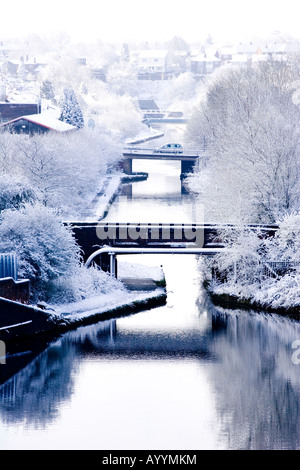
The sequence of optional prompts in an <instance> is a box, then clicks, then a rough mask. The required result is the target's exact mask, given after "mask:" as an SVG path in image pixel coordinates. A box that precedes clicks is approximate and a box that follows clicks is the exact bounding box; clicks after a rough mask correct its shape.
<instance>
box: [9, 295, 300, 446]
mask: <svg viewBox="0 0 300 470" xmlns="http://www.w3.org/2000/svg"><path fill="white" fill-rule="evenodd" d="M207 309H208V310H206V311H205V312H204V311H203V309H202V311H199V312H198V314H199V316H198V322H197V321H192V322H191V323H190V326H189V327H188V328H185V329H180V328H178V327H177V328H172V327H170V328H168V327H167V325H168V323H169V321H170V312H168V311H167V307H160V308H159V309H156V310H157V311H156V312H154V313H155V314H157V315H158V316H160V317H161V319H162V324H163V325H164V327H163V328H161V330H160V331H159V330H155V329H152V328H151V323H152V321H153V323H155V320H153V316H152V312H143V314H142V319H141V315H140V314H138V315H134V316H132V317H126V318H121V319H118V320H110V321H105V322H102V323H99V324H97V325H93V326H87V327H82V328H79V329H78V330H76V331H72V332H69V333H67V334H65V335H63V336H62V337H61V338H60V339H59V340H57V341H55V342H54V343H53V344H51V345H50V346H49V347H48V348H47V349H46V350H45V351H43V352H42V353H41V354H40V355H39V356H38V357H37V358H36V359H35V360H33V361H32V362H31V363H30V364H29V365H27V367H25V368H24V369H23V370H21V371H19V372H18V373H17V374H15V375H14V376H13V377H12V378H11V379H10V380H8V381H7V382H6V383H5V384H4V385H2V386H1V387H0V411H1V421H2V423H3V424H6V425H8V424H11V425H12V424H18V423H22V426H24V429H26V428H27V429H31V430H34V429H35V430H36V429H40V430H41V429H43V430H46V429H47V426H49V423H56V425H57V424H58V423H60V424H62V423H61V410H62V408H63V405H66V404H69V405H70V406H72V402H74V399H75V402H76V397H77V395H78V393H79V392H78V384H77V382H78V379H79V377H80V376H81V375H82V370H85V368H86V367H87V366H88V368H92V370H94V372H96V369H97V368H98V367H100V369H101V370H103V374H104V375H103V378H104V377H105V376H106V375H107V370H106V365H110V366H111V367H112V365H113V363H115V364H119V365H118V366H117V368H116V367H112V369H111V370H110V381H112V380H113V382H112V383H110V384H107V383H106V384H104V383H103V382H102V384H101V387H100V388H98V392H99V394H100V395H101V396H102V395H103V393H104V396H105V400H106V401H105V402H103V403H102V407H105V408H106V407H108V408H110V409H114V407H115V406H116V403H115V400H116V399H117V400H119V403H118V407H119V406H120V402H121V403H122V406H126V404H125V403H124V402H123V401H122V394H123V391H122V390H120V389H119V390H111V392H110V393H112V396H111V399H109V398H108V396H109V393H108V390H109V389H110V388H111V386H116V387H120V382H119V379H120V378H122V383H123V387H126V386H127V385H126V381H125V382H124V380H125V377H124V372H125V370H127V372H128V374H129V375H128V377H129V376H130V375H131V374H132V373H133V372H132V371H133V370H136V372H138V373H139V379H140V380H142V381H147V374H148V370H151V364H152V363H153V361H154V362H155V363H156V362H157V361H159V362H160V364H161V365H162V369H161V372H162V371H163V374H164V375H165V377H167V376H168V370H169V371H170V377H172V376H173V374H174V371H172V368H174V366H176V364H177V365H179V366H180V368H179V369H178V370H177V373H178V372H180V381H182V382H185V381H186V380H187V379H188V386H189V387H190V386H191V385H192V386H193V387H195V390H197V393H198V398H199V400H200V399H201V393H202V392H201V387H203V386H204V382H203V377H204V376H205V377H206V381H208V382H207V383H208V384H209V390H210V395H211V397H210V399H212V398H213V407H212V408H215V410H213V409H212V410H211V411H214V412H215V418H214V419H215V423H214V426H217V427H216V428H215V431H214V436H215V438H217V439H216V442H214V444H213V446H214V448H225V449H299V444H300V427H299V417H300V416H299V400H300V397H299V390H300V376H299V370H298V367H299V366H297V365H295V364H293V362H292V360H291V356H292V349H291V344H292V342H293V341H294V340H295V338H300V325H299V323H298V322H295V321H292V320H289V319H287V318H283V317H278V316H276V315H275V316H274V315H273V316H270V315H264V314H262V313H261V314H258V313H253V312H243V311H226V310H220V309H219V308H218V309H216V308H215V307H213V306H212V305H210V303H209V302H207ZM135 319H136V320H137V321H135ZM194 320H196V319H194ZM148 322H150V325H148V326H147V324H148ZM142 323H143V324H144V328H142ZM197 325H198V326H199V327H197ZM138 363H141V365H142V368H141V367H139V366H138V365H137V364H138ZM197 363H198V364H199V366H200V369H199V368H198V367H197ZM134 364H136V365H134ZM181 365H182V366H183V368H182V367H181ZM148 366H149V368H148ZM103 367H104V369H103ZM127 368H128V369H127ZM175 370H176V369H175ZM191 370H193V371H194V372H193V374H192V376H193V379H192V380H191ZM171 371H172V372H171ZM200 371H201V373H200ZM203 374H204V376H203ZM176 375H177V374H176ZM113 377H114V379H113ZM154 377H155V376H154ZM178 379H179V376H178ZM97 380H98V381H97ZM97 380H96V381H95V382H94V383H93V384H92V383H90V386H92V387H96V388H97V387H99V385H100V383H101V380H100V378H99V377H98V379H97ZM99 380H100V383H99ZM148 385H149V384H148ZM163 385H164V389H163V390H161V394H162V396H164V395H165V394H167V395H168V394H170V397H171V396H172V397H173V399H175V400H176V396H178V392H180V393H182V387H184V389H185V386H183V383H181V382H179V383H178V384H177V388H178V390H174V389H173V387H174V382H173V380H170V387H169V388H168V386H167V383H166V382H165V381H164V384H163ZM185 385H187V383H186V382H185ZM153 386H154V383H153V382H152V383H151V387H150V389H149V391H148V394H147V393H146V391H145V389H144V388H143V396H140V397H139V403H138V406H139V407H141V406H145V407H146V408H147V407H148V406H153ZM103 387H104V388H103ZM155 387H160V384H159V383H155ZM107 393H108V395H107ZM151 395H152V397H151ZM191 396H192V402H190V401H189V399H190V398H191V397H190V398H189V397H188V396H184V397H183V400H184V402H183V403H182V405H183V407H185V406H187V404H188V406H189V407H190V406H191V407H192V408H193V407H194V409H195V410H197V409H198V407H199V403H197V394H196V396H195V393H192V394H191ZM155 397H156V399H158V397H159V394H157V393H156V395H155ZM87 399H88V397H87ZM107 400H109V401H107ZM155 406H156V409H155V410H154V411H153V412H154V413H155V417H156V420H157V429H159V426H160V425H161V424H162V423H161V419H162V416H163V415H161V412H162V410H161V407H160V403H159V402H157V403H156V405H155ZM169 406H170V404H169ZM77 407H79V409H78V408H77V409H76V410H73V411H76V412H77V413H79V415H80V414H81V413H82V409H81V410H80V408H84V409H85V412H86V407H87V404H84V403H81V405H79V404H78V403H77ZM171 408H172V406H171ZM174 411H175V410H174ZM198 411H199V410H198ZM89 413H94V414H95V415H97V416H98V417H99V419H100V416H101V419H102V424H101V429H102V431H103V432H104V430H105V427H106V426H107V425H108V423H107V422H106V421H105V420H106V419H107V416H106V413H105V412H104V411H103V409H102V410H98V409H95V407H94V403H93V404H91V409H89ZM113 416H115V418H114V419H117V421H118V418H117V417H116V415H115V414H114V413H113ZM132 418H133V419H135V418H134V417H132ZM103 419H104V421H103ZM189 419H190V420H191V421H190V423H189V424H190V426H191V430H193V431H192V432H194V431H195V426H196V425H197V421H199V420H200V421H199V422H198V431H197V435H196V436H195V435H194V436H193V437H192V436H191V435H189V433H190V430H186V431H185V432H186V433H187V434H188V435H189V438H190V439H192V440H191V442H193V444H195V441H197V443H198V447H193V448H203V446H202V444H203V442H205V440H204V441H203V439H204V434H203V433H204V432H205V430H204V429H201V414H199V413H198V412H197V411H196V412H195V422H194V421H193V420H192V418H191V416H189ZM124 425H125V423H120V422H119V421H118V426H119V427H120V426H121V428H122V429H123V431H125V428H124ZM127 425H128V423H127ZM178 425H179V426H180V425H181V424H180V423H178ZM206 425H207V423H206ZM62 426H64V425H63V424H62ZM145 428H147V423H143V424H142V425H141V424H140V432H141V433H144V432H145ZM165 429H166V423H165V424H164V430H165ZM102 431H101V432H102ZM169 431H170V432H171V430H170V429H169ZM92 432H94V429H93V428H92V429H90V430H89V429H87V430H86V433H87V435H88V436H89V434H90V433H92ZM98 432H100V431H99V429H98ZM156 432H158V431H157V430H156ZM206 432H208V434H209V435H213V434H212V430H211V429H206ZM46 434H47V433H46ZM148 438H149V436H148ZM52 439H53V437H52ZM160 439H161V442H163V441H164V437H163V436H162V435H160ZM150 442H151V438H150ZM111 444H112V442H111ZM56 445H57V443H56ZM49 446H50V447H51V439H50V443H49ZM150 447H151V445H150ZM98 448H102V447H98ZM116 448H120V442H119V443H118V445H117V447H116ZM142 448H143V447H142Z"/></svg>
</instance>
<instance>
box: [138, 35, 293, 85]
mask: <svg viewBox="0 0 300 470" xmlns="http://www.w3.org/2000/svg"><path fill="white" fill-rule="evenodd" d="M295 54H299V55H300V43H298V42H294V43H285V42H284V43H283V42H278V43H277V42H274V43H271V44H267V45H260V44H256V43H247V44H245V43H240V44H237V45H235V46H225V47H217V46H209V47H207V48H205V49H204V48H202V49H198V50H186V51H169V50H167V49H165V50H157V49H153V50H143V51H139V52H136V53H135V54H134V55H133V57H132V64H133V65H134V66H135V67H136V69H137V71H138V74H139V78H142V76H143V75H147V74H163V75H164V76H165V77H168V76H170V75H174V74H180V73H184V72H192V73H194V74H196V75H206V74H209V73H212V72H213V71H214V70H215V69H216V68H218V67H220V66H221V65H224V64H230V65H232V66H241V65H249V64H252V63H256V62H260V61H268V60H286V59H287V58H288V57H289V56H291V55H295Z"/></svg>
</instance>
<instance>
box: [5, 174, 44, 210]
mask: <svg viewBox="0 0 300 470" xmlns="http://www.w3.org/2000/svg"><path fill="white" fill-rule="evenodd" d="M36 199H37V197H36V194H35V191H34V189H33V187H32V185H31V184H29V183H28V181H27V180H26V179H25V180H24V177H21V176H19V177H17V176H12V175H0V212H3V211H4V210H6V209H19V208H21V207H22V206H23V205H24V204H25V203H28V202H33V201H35V200H36Z"/></svg>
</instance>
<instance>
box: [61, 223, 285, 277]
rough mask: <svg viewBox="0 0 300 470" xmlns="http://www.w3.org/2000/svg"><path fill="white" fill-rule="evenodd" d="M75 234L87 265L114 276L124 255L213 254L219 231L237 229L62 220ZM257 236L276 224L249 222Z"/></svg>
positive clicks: (219, 245)
mask: <svg viewBox="0 0 300 470" xmlns="http://www.w3.org/2000/svg"><path fill="white" fill-rule="evenodd" d="M65 224H66V225H67V226H69V227H70V228H71V230H72V231H73V233H74V237H75V239H76V241H77V243H78V245H79V246H80V248H81V250H82V256H83V260H84V262H85V263H86V264H87V265H91V263H92V262H97V264H99V265H100V266H101V268H102V269H103V270H105V271H110V272H111V273H112V274H113V275H116V272H117V269H116V259H117V256H119V255H125V254H162V255H163V254H194V255H205V256H212V255H215V254H216V253H218V252H220V251H221V250H222V249H223V248H224V240H223V236H222V233H224V234H225V233H228V231H229V230H233V231H235V230H240V227H239V226H236V225H230V224H223V225H221V224H196V223H195V224H192V223H191V224H188V223H183V224H163V223H132V222H130V223H129V222H128V223H105V222H97V221H95V222H93V221H91V222H65ZM247 227H248V228H249V229H251V230H253V231H255V232H257V234H258V235H259V236H272V235H274V234H275V232H276V230H277V229H278V227H277V226H275V225H257V224H253V225H248V226H247Z"/></svg>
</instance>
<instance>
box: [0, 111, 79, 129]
mask: <svg viewBox="0 0 300 470" xmlns="http://www.w3.org/2000/svg"><path fill="white" fill-rule="evenodd" d="M21 119H24V120H25V121H28V122H32V123H34V124H38V125H40V126H43V127H47V128H48V129H50V130H53V131H57V132H67V131H71V130H75V129H77V127H75V126H71V125H70V124H68V123H66V122H63V121H60V120H59V119H55V118H54V117H52V116H49V114H48V113H40V114H30V115H28V116H20V117H18V118H16V119H13V120H11V121H9V122H6V123H4V124H2V126H3V125H8V124H12V123H14V122H17V121H20V120H21Z"/></svg>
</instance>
